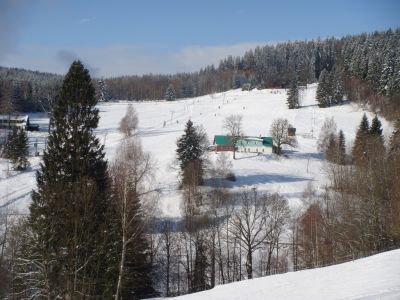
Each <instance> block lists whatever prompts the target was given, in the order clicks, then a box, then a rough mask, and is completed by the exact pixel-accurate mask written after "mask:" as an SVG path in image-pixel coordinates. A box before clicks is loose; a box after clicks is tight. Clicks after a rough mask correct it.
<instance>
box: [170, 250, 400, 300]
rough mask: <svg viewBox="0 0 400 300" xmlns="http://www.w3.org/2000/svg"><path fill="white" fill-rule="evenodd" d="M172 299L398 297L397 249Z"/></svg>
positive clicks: (356, 299) (399, 260)
mask: <svg viewBox="0 0 400 300" xmlns="http://www.w3.org/2000/svg"><path fill="white" fill-rule="evenodd" d="M174 299H176V300H178V299H179V300H248V299H251V300H264V299H268V300H278V299H279V300H284V299H290V300H300V299H301V300H319V299H323V300H331V299H332V300H350V299H351V300H378V299H379V300H398V299H400V250H393V251H389V252H385V253H381V254H377V255H374V256H370V257H367V258H362V259H358V260H355V261H351V262H347V263H343V264H339V265H334V266H330V267H324V268H319V269H313V270H304V271H298V272H290V273H285V274H279V275H273V276H268V277H262V278H257V279H252V280H244V281H240V282H235V283H231V284H226V285H220V286H217V287H215V288H214V289H212V290H209V291H205V292H199V293H195V294H190V295H185V296H181V297H176V298H174Z"/></svg>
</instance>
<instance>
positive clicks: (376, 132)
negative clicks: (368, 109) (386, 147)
mask: <svg viewBox="0 0 400 300" xmlns="http://www.w3.org/2000/svg"><path fill="white" fill-rule="evenodd" d="M382 132H383V130H382V123H381V121H380V120H379V119H378V116H377V115H375V117H374V118H373V119H372V123H371V128H370V129H369V133H370V134H371V135H372V136H375V137H381V136H382Z"/></svg>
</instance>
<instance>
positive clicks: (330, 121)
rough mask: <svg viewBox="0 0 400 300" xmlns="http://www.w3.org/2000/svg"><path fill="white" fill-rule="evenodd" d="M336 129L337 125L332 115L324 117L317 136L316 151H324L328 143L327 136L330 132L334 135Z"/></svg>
mask: <svg viewBox="0 0 400 300" xmlns="http://www.w3.org/2000/svg"><path fill="white" fill-rule="evenodd" d="M336 131H337V126H336V122H335V119H334V118H333V117H332V118H326V119H325V122H324V124H323V125H322V127H321V131H320V133H319V136H318V142H317V143H318V151H321V152H322V153H325V152H326V150H327V149H328V145H329V138H330V136H331V135H332V134H333V135H336Z"/></svg>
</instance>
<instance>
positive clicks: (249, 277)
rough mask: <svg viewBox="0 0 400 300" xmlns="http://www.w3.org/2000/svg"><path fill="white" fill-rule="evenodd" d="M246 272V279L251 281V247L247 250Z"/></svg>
mask: <svg viewBox="0 0 400 300" xmlns="http://www.w3.org/2000/svg"><path fill="white" fill-rule="evenodd" d="M246 271H247V279H253V251H252V249H251V247H249V249H248V250H247V261H246Z"/></svg>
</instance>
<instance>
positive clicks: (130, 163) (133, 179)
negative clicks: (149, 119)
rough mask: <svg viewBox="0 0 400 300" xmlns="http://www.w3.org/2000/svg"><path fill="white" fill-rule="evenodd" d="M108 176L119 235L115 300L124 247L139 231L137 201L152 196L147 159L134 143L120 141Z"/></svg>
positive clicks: (138, 204) (123, 258) (141, 212)
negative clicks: (110, 180) (119, 248)
mask: <svg viewBox="0 0 400 300" xmlns="http://www.w3.org/2000/svg"><path fill="white" fill-rule="evenodd" d="M111 174H112V191H113V197H114V200H115V205H116V208H117V211H118V213H119V218H120V222H121V224H120V225H121V231H122V232H121V240H122V244H121V253H120V258H119V262H120V264H119V270H118V271H119V274H118V284H117V290H116V292H115V299H116V300H117V299H119V297H120V293H121V288H122V282H123V280H124V275H125V274H124V269H125V261H126V254H127V249H128V246H129V244H131V243H133V242H135V240H136V239H137V238H138V237H139V236H140V235H141V234H142V231H143V224H144V223H143V211H142V209H141V204H140V201H141V200H142V198H143V197H144V196H146V195H149V194H150V193H151V192H152V190H150V189H149V187H148V185H147V182H148V180H149V179H150V178H151V175H152V161H151V157H150V155H149V154H148V153H144V152H143V151H142V148H141V145H140V142H139V141H138V140H123V141H122V144H121V146H120V148H119V149H118V155H117V156H116V160H115V162H114V164H113V166H112V168H111ZM142 275H144V274H142Z"/></svg>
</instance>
